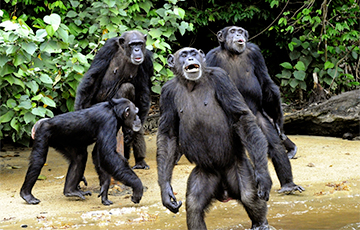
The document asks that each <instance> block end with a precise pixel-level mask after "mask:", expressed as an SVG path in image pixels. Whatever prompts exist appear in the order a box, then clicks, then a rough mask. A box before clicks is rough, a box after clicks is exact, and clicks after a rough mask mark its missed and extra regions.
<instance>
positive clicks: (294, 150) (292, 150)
mask: <svg viewBox="0 0 360 230" xmlns="http://www.w3.org/2000/svg"><path fill="white" fill-rule="evenodd" d="M296 152H297V147H296V146H295V147H294V148H293V149H291V150H290V151H289V152H288V153H287V155H288V158H289V159H293V158H294V157H295V155H296Z"/></svg>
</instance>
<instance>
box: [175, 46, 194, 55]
mask: <svg viewBox="0 0 360 230" xmlns="http://www.w3.org/2000/svg"><path fill="white" fill-rule="evenodd" d="M192 52H196V53H198V52H199V51H198V50H197V49H195V48H191V47H185V48H181V49H180V50H178V51H177V52H176V55H181V54H182V53H192Z"/></svg>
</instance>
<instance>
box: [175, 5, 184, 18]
mask: <svg viewBox="0 0 360 230" xmlns="http://www.w3.org/2000/svg"><path fill="white" fill-rule="evenodd" d="M174 13H175V14H176V15H179V16H180V18H181V19H184V17H185V10H183V9H181V8H180V7H175V8H174Z"/></svg>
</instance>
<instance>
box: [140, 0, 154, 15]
mask: <svg viewBox="0 0 360 230" xmlns="http://www.w3.org/2000/svg"><path fill="white" fill-rule="evenodd" d="M139 6H140V8H141V9H143V10H145V12H146V13H149V11H150V8H151V7H152V6H153V5H152V3H151V1H144V2H140V3H139Z"/></svg>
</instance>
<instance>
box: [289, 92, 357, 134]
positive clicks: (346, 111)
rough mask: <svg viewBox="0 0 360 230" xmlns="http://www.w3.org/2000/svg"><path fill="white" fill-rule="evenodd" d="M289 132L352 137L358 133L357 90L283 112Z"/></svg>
mask: <svg viewBox="0 0 360 230" xmlns="http://www.w3.org/2000/svg"><path fill="white" fill-rule="evenodd" d="M284 130H285V133H286V134H288V135H291V134H299V135H318V136H332V137H343V138H346V139H352V138H355V137H358V136H359V135H360V90H353V91H349V92H345V93H342V94H339V95H336V96H333V97H331V98H330V99H328V100H326V101H324V102H321V103H319V104H316V103H315V104H312V105H310V106H309V107H307V108H304V109H302V110H298V111H295V112H291V113H285V114H284Z"/></svg>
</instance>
